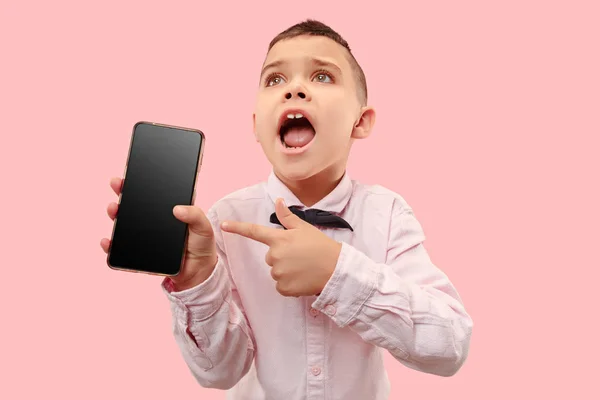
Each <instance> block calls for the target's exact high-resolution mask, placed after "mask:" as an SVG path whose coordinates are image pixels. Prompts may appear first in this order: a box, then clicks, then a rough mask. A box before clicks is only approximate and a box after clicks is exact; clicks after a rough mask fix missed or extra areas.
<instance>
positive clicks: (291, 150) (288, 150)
mask: <svg viewBox="0 0 600 400" xmlns="http://www.w3.org/2000/svg"><path fill="white" fill-rule="evenodd" d="M316 139H317V136H316V135H315V136H314V137H313V138H312V140H311V141H310V142H308V143H306V145H304V146H303V147H285V144H283V142H282V141H281V137H277V142H278V143H279V146H280V148H281V152H282V153H283V154H286V155H297V154H302V153H304V152H305V151H306V150H308V148H309V147H310V146H311V145H312V144H313V143H314V141H315V140H316Z"/></svg>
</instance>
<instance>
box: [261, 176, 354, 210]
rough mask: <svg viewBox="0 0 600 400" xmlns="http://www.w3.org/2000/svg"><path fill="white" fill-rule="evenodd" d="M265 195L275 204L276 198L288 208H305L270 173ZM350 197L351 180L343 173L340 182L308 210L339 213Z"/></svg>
mask: <svg viewBox="0 0 600 400" xmlns="http://www.w3.org/2000/svg"><path fill="white" fill-rule="evenodd" d="M267 193H268V194H269V197H270V198H271V200H272V201H273V203H275V201H276V200H277V198H279V197H281V198H283V200H284V201H285V204H286V205H287V206H288V207H291V206H297V207H300V208H301V209H305V208H307V207H306V206H305V205H304V204H302V202H301V201H300V200H299V199H298V198H297V197H296V196H295V195H294V193H292V191H291V190H290V189H289V188H288V187H287V186H286V185H285V184H284V183H283V182H282V181H281V180H280V179H279V178H277V176H276V175H275V173H274V172H273V171H271V173H270V175H269V179H268V180H267ZM351 195H352V180H351V179H350V176H349V175H348V172H345V173H344V176H343V177H342V180H341V181H340V183H338V185H337V186H336V187H335V188H334V189H333V190H332V191H331V192H330V193H329V194H328V195H327V196H325V197H324V198H322V199H321V200H319V201H318V202H317V203H316V204H315V205H313V206H312V207H310V208H317V209H319V210H324V211H329V212H332V213H338V214H339V213H341V212H342V211H343V210H344V208H345V207H346V205H347V204H348V201H349V200H350V197H351Z"/></svg>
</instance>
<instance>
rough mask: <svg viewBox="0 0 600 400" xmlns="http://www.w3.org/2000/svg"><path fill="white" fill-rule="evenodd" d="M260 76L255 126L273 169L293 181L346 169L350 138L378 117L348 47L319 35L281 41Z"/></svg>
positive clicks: (361, 133)
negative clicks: (362, 91) (362, 94)
mask: <svg viewBox="0 0 600 400" xmlns="http://www.w3.org/2000/svg"><path fill="white" fill-rule="evenodd" d="M260 78H261V79H260V87H259V90H258V95H257V102H256V110H255V114H254V132H255V135H256V139H257V141H259V142H260V144H261V146H262V148H263V150H264V152H265V154H266V156H267V158H268V159H269V161H270V162H271V164H272V165H273V167H274V170H275V172H276V173H278V174H279V175H280V176H281V177H283V178H284V179H286V180H290V181H298V180H303V179H307V178H310V177H313V176H315V175H317V174H319V173H321V172H323V171H334V173H336V171H337V172H343V170H344V169H345V165H346V161H347V158H348V154H349V151H350V146H351V142H352V140H353V139H357V138H363V137H366V136H367V135H368V133H369V131H370V128H371V125H372V124H373V122H374V112H373V110H372V109H370V108H367V107H362V105H361V103H360V100H359V97H358V94H357V93H358V92H357V89H358V87H357V80H356V77H355V75H354V71H353V70H352V68H351V64H350V61H349V60H348V56H347V52H346V49H344V48H343V47H342V46H340V45H339V44H338V43H336V42H334V41H333V40H331V39H329V38H326V37H319V36H316V37H315V36H299V37H296V38H292V39H286V40H283V41H280V42H278V43H277V44H276V45H275V46H273V48H272V49H271V51H270V52H269V54H268V55H267V58H266V60H265V63H264V68H263V71H262V74H261V77H260ZM301 116H302V117H303V118H297V117H301Z"/></svg>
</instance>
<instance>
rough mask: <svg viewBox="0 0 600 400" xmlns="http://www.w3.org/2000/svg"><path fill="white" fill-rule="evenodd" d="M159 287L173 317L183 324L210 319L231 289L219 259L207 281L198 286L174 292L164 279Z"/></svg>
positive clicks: (168, 280)
mask: <svg viewBox="0 0 600 400" xmlns="http://www.w3.org/2000/svg"><path fill="white" fill-rule="evenodd" d="M161 286H162V289H163V292H164V293H165V295H166V296H167V298H168V299H169V301H170V302H171V305H172V310H173V312H174V314H175V317H176V318H177V319H178V320H179V321H180V322H181V323H184V324H187V323H188V322H190V321H192V320H193V321H203V320H205V319H207V318H210V317H211V316H212V315H213V314H214V313H215V312H217V310H218V309H219V308H220V307H221V306H222V305H223V301H225V298H226V297H227V294H228V292H229V290H230V288H231V287H230V282H229V279H228V275H227V271H226V269H225V266H224V265H223V263H222V262H221V259H219V260H218V261H217V265H216V266H215V268H214V269H213V271H212V273H211V275H210V276H209V277H208V279H206V280H205V281H204V282H202V283H200V284H199V285H196V286H194V287H192V288H189V289H186V290H182V291H179V292H176V291H174V287H173V283H172V282H171V280H170V279H169V278H165V279H164V280H163V282H162V285H161Z"/></svg>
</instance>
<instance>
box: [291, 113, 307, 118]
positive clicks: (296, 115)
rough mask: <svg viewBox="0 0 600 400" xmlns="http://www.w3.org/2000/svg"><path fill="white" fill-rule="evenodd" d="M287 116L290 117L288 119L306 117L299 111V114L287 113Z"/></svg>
mask: <svg viewBox="0 0 600 400" xmlns="http://www.w3.org/2000/svg"><path fill="white" fill-rule="evenodd" d="M287 117H288V119H294V118H304V115H302V114H300V113H298V114H292V113H290V114H288V115H287Z"/></svg>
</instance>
